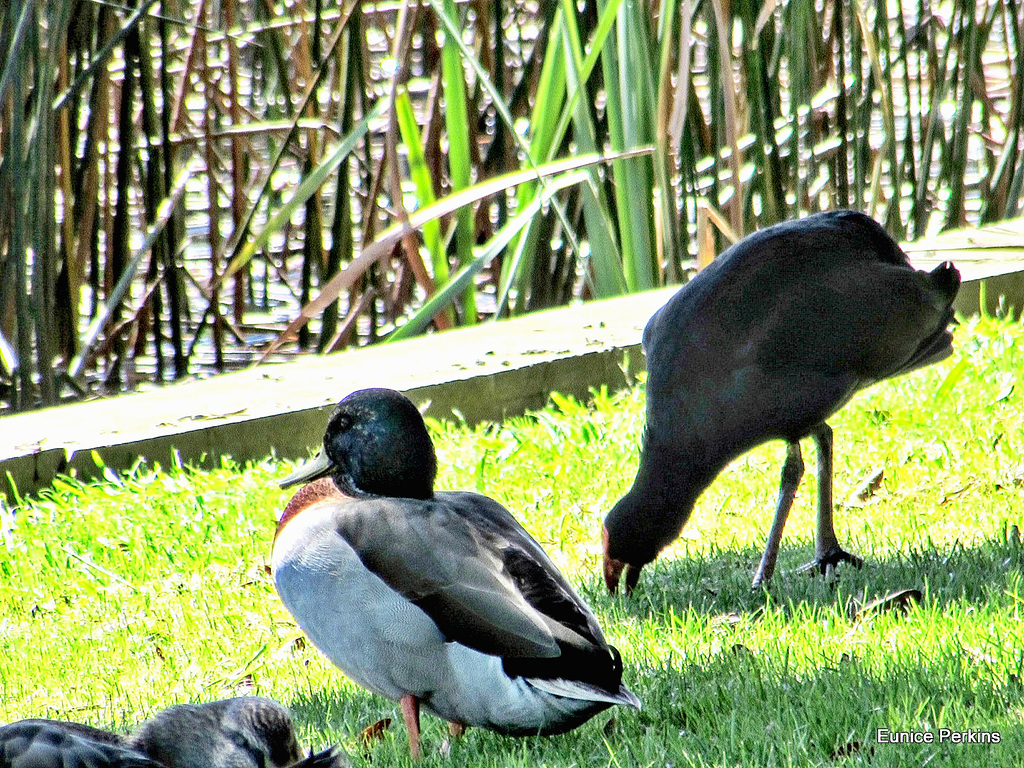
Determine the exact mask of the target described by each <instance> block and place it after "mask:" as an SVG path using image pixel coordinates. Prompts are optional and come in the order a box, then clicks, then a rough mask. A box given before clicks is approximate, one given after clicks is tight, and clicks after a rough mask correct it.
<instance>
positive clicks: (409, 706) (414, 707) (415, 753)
mask: <svg viewBox="0 0 1024 768" xmlns="http://www.w3.org/2000/svg"><path fill="white" fill-rule="evenodd" d="M399 704H400V705H401V707H402V718H403V719H404V720H405V728H406V730H407V731H408V732H409V754H410V755H412V759H413V760H419V759H420V700H419V699H417V698H416V697H415V696H414V695H413V694H411V693H407V694H405V696H403V697H402V698H401V700H400V701H399Z"/></svg>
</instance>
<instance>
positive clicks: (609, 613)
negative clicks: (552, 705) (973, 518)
mask: <svg viewBox="0 0 1024 768" xmlns="http://www.w3.org/2000/svg"><path fill="white" fill-rule="evenodd" d="M1022 553H1024V547H1022V545H1021V543H1020V541H1019V540H1018V539H1017V538H1016V537H1015V536H1011V535H1007V536H1005V537H1003V538H1002V539H999V540H991V541H984V542H981V543H979V544H978V545H976V546H971V547H961V546H956V547H954V548H952V549H951V550H945V551H940V550H937V549H923V550H920V551H916V552H912V553H910V554H907V555H900V556H895V557H890V558H885V559H872V558H868V559H867V562H866V563H865V566H864V567H863V568H862V569H860V570H857V569H854V568H849V567H846V568H840V570H839V573H838V578H837V580H836V581H835V582H833V583H828V582H826V580H825V579H823V578H821V577H820V576H809V575H806V574H798V573H795V572H794V571H795V569H796V567H798V566H799V565H801V564H802V563H803V562H804V561H805V560H806V558H807V557H808V556H809V554H810V547H809V546H794V547H791V548H786V549H785V550H784V551H783V553H782V558H781V567H780V572H779V573H778V574H777V576H776V579H775V580H774V582H773V583H772V584H771V586H770V587H769V588H768V589H767V590H758V591H754V590H751V588H750V578H751V574H752V573H753V569H754V567H755V566H756V564H757V561H758V559H759V557H760V552H759V551H756V550H754V549H748V550H739V551H721V550H720V551H718V552H714V553H712V554H711V555H710V556H708V557H703V558H698V557H678V558H676V559H665V560H662V561H659V562H657V563H656V564H654V565H653V566H651V567H650V568H648V569H645V573H644V575H643V577H642V579H641V583H640V586H639V589H638V592H637V594H636V595H634V596H633V597H630V598H624V597H622V596H619V597H616V598H612V597H611V596H609V595H607V594H606V593H605V591H604V586H603V583H602V582H600V580H599V578H598V577H597V576H595V577H593V578H591V579H589V580H588V581H587V583H586V584H585V585H584V586H583V590H582V591H583V592H584V595H585V597H586V599H588V600H589V601H590V602H591V603H592V605H594V607H595V609H596V610H597V611H598V613H599V616H600V617H601V622H602V624H604V625H605V627H606V628H607V629H609V631H610V633H611V632H613V631H614V630H615V625H616V624H617V623H620V622H622V623H626V622H628V621H629V620H631V619H639V620H640V621H641V622H649V624H650V625H653V628H652V629H651V630H650V631H651V632H653V633H654V637H657V636H658V634H660V633H662V632H665V633H671V632H672V631H674V628H673V625H672V622H673V621H674V620H675V619H674V618H673V617H681V621H683V622H685V623H687V624H688V626H689V627H690V628H689V629H687V630H685V632H684V633H683V634H681V635H679V640H683V638H684V637H686V636H687V635H686V632H691V631H692V632H695V633H698V634H703V639H702V640H701V642H702V643H703V646H701V647H700V648H698V647H678V646H679V644H678V643H677V644H676V645H672V646H671V649H670V650H666V651H664V652H661V651H659V652H654V651H652V650H648V649H647V647H645V644H644V641H643V640H642V639H640V640H639V641H637V642H636V644H635V647H633V648H624V647H623V646H622V644H621V641H620V648H623V650H624V656H625V657H626V658H627V670H626V680H627V683H628V684H629V685H630V687H631V688H632V689H633V690H634V691H635V692H636V693H637V695H638V696H640V698H641V700H642V701H643V709H642V710H641V711H640V712H633V711H627V710H624V709H619V708H616V709H614V710H612V711H610V712H608V713H602V714H600V715H598V716H597V717H595V718H594V719H593V720H592V721H590V722H589V723H587V724H585V725H584V726H582V727H581V728H579V729H577V730H576V731H573V732H571V733H569V734H565V735H562V736H556V737H546V738H544V737H533V738H526V739H516V738H511V737H503V736H500V735H498V734H494V733H490V732H487V731H483V730H481V729H470V731H469V733H468V734H467V736H466V737H465V738H464V739H462V740H461V741H459V742H457V743H456V744H454V745H452V749H451V754H450V756H449V757H447V758H445V757H442V756H441V755H440V754H439V751H440V749H441V745H442V743H444V742H445V740H446V739H447V736H448V733H447V729H446V727H445V724H444V723H443V722H441V721H439V720H438V719H437V718H434V717H431V716H429V715H425V716H424V718H423V727H424V737H423V738H424V749H425V754H426V758H427V760H428V761H434V762H436V763H438V764H442V763H443V764H445V765H473V766H478V765H479V766H491V765H494V766H520V765H522V766H533V765H549V766H562V765H566V766H568V765H614V764H618V765H668V764H672V765H685V766H720V765H730V766H731V765H742V766H754V765H757V766H787V767H788V766H804V765H827V766H832V765H835V766H839V765H842V766H846V765H869V766H873V767H874V766H894V767H895V766H905V765H929V766H932V767H934V766H965V765H985V766H986V768H1002V766H1006V767H1007V768H1010V766H1019V765H1020V764H1021V763H1020V758H1019V755H1021V754H1024V683H1022V678H1024V647H1022V648H1020V649H1019V650H1018V651H1013V649H1012V644H1011V646H1010V649H1011V650H1010V656H1011V658H1007V655H1006V653H1007V652H1006V647H1007V646H1006V643H1000V644H999V646H998V648H992V649H988V650H991V652H992V653H993V654H995V655H997V656H999V658H997V659H994V660H991V661H986V660H985V659H984V658H983V655H984V653H985V652H986V648H985V647H981V648H980V649H979V648H975V647H974V646H975V645H981V646H984V642H985V641H984V640H981V641H978V640H977V639H976V638H974V637H970V636H968V635H967V630H965V633H964V634H963V635H961V633H960V629H961V627H960V626H958V625H957V626H951V623H950V622H955V618H951V617H950V616H943V615H942V614H944V613H946V612H947V611H946V609H947V608H951V609H953V610H954V611H962V612H975V613H977V612H981V611H983V609H984V608H985V607H988V608H994V609H995V610H997V611H999V612H1001V613H1002V612H1005V611H1012V610H1014V608H1015V607H1016V606H1017V605H1018V604H1019V603H1020V601H1021V599H1022V597H1021V595H1022V594H1024V589H1022V584H1024V581H1022V579H1021V566H1022ZM911 588H912V589H919V590H921V591H922V592H923V593H924V598H923V599H924V605H925V606H928V607H929V608H930V609H931V610H930V611H929V612H928V616H926V617H925V618H922V619H921V620H920V622H919V624H918V626H917V627H915V629H914V631H915V632H918V633H923V634H924V637H923V638H922V637H919V636H918V637H917V639H912V640H909V641H908V640H907V639H906V638H905V637H904V635H902V634H901V631H902V630H903V629H904V628H905V625H904V624H903V622H902V621H901V620H899V619H894V620H892V622H891V624H886V625H882V626H883V629H882V630H880V631H877V632H876V631H873V630H872V631H871V632H865V633H864V634H863V638H866V639H864V640H863V642H868V643H871V644H874V645H873V646H871V647H867V646H865V645H863V644H858V642H861V641H860V640H859V641H857V642H852V643H850V651H849V652H844V649H845V647H846V646H845V645H844V643H843V642H842V638H843V636H844V635H845V634H846V633H847V632H848V631H850V625H849V624H845V623H843V622H841V621H840V622H836V623H832V624H829V626H828V627H826V628H824V629H822V630H821V632H820V635H819V634H817V633H815V632H814V631H812V632H811V633H809V635H808V637H807V638H804V639H803V640H802V641H801V640H797V639H795V638H790V639H789V640H787V639H786V638H787V634H786V633H787V631H788V629H789V627H790V626H791V625H793V624H794V622H795V623H797V624H799V623H803V624H804V626H807V623H808V618H810V624H811V625H815V624H817V625H819V626H820V625H821V624H822V622H825V623H828V622H829V620H830V617H831V618H834V617H835V613H836V612H839V613H840V614H843V613H845V612H846V611H848V610H849V608H851V607H852V605H853V604H854V603H855V602H863V601H865V600H871V599H873V598H875V597H878V596H881V595H885V594H888V593H890V592H893V591H896V590H899V589H911ZM766 605H768V606H770V607H771V609H772V610H771V612H770V613H769V614H768V615H767V616H766V618H765V619H764V621H763V622H762V621H761V620H760V619H759V616H760V614H761V613H762V612H763V610H764V608H765V606H766ZM808 612H809V613H810V614H812V615H811V616H810V617H808ZM694 614H696V618H697V619H698V620H697V621H696V622H694V621H693V620H692V618H687V616H688V615H689V616H690V617H693V616H694ZM723 615H725V616H728V615H737V616H738V620H739V621H740V622H741V624H740V626H742V625H743V624H747V625H750V624H752V623H753V624H759V625H762V628H761V629H759V630H757V632H761V633H762V634H759V635H756V636H755V637H756V638H760V639H761V640H766V645H765V647H764V648H763V649H762V648H760V647H757V646H755V645H754V644H753V643H751V644H750V647H748V646H747V645H745V644H744V643H745V637H747V636H749V635H744V634H743V632H742V631H739V632H738V633H737V634H736V637H737V638H739V640H737V639H736V638H734V637H733V634H732V633H731V631H725V632H723V633H722V635H721V636H722V639H723V641H722V642H721V643H720V644H718V646H717V647H715V649H714V650H708V648H709V647H710V646H709V645H708V642H707V636H708V633H709V632H710V633H711V635H716V632H717V630H715V629H714V626H715V625H714V624H712V625H711V629H710V630H709V629H708V624H707V623H706V622H705V621H701V620H700V617H708V618H712V619H714V618H715V617H719V616H723ZM819 615H820V619H821V621H818V618H819ZM957 615H960V614H957ZM928 617H933V618H934V621H935V622H937V623H936V624H935V625H934V627H935V630H936V631H937V632H938V634H940V635H943V636H944V637H945V639H943V640H942V641H941V642H933V641H932V640H931V639H930V638H929V637H928V633H929V632H931V631H932V625H931V624H929V623H928V622H929V621H932V620H933V618H928ZM982 620H984V619H982ZM884 621H890V620H889V619H885V620H884ZM629 631H632V630H629ZM616 634H618V633H616ZM815 637H820V638H823V643H824V644H825V645H827V646H829V647H821V648H818V647H815V646H814V643H815V642H816V640H815V639H814V638H815ZM858 637H861V636H860V635H858ZM833 640H836V645H832V641H833ZM796 642H803V643H804V644H805V645H804V647H802V648H800V649H797V648H795V647H794V651H793V654H792V656H791V655H790V654H789V652H788V650H787V649H788V648H789V645H787V643H796ZM807 643H810V646H808V645H807ZM901 643H905V645H901ZM658 645H659V646H660V647H665V645H664V644H661V643H658ZM837 648H838V650H837ZM1000 649H1001V650H1000ZM978 654H981V655H982V656H979V655H978ZM808 658H809V659H810V661H808ZM310 683H311V685H312V686H313V690H311V692H310V693H309V694H307V695H302V696H299V697H297V698H295V699H293V700H292V701H290V702H287V703H288V704H289V706H290V707H291V708H292V711H293V712H294V713H295V716H296V720H297V722H298V723H299V724H300V726H301V727H303V728H305V729H308V733H309V734H310V736H309V738H308V739H307V740H308V741H310V742H311V743H312V744H313V745H314V746H317V745H319V744H321V743H328V742H332V741H338V742H340V743H341V744H342V745H343V746H344V748H345V749H346V750H347V751H348V752H349V756H350V758H351V759H352V762H353V764H355V765H373V766H377V768H380V766H390V765H408V764H409V758H408V746H407V740H406V738H407V737H406V732H405V727H404V725H403V723H402V719H401V714H400V711H399V708H398V705H397V704H395V703H394V702H389V701H386V700H384V699H383V698H381V697H378V696H375V695H373V694H370V693H368V692H365V691H362V690H358V689H354V688H351V687H349V688H343V689H335V690H316V688H315V685H316V681H313V680H311V681H310ZM385 717H389V718H391V719H392V724H391V728H390V729H389V730H388V732H387V733H386V735H385V736H384V738H383V739H382V740H381V741H380V742H378V743H375V744H373V745H371V746H370V747H369V749H368V750H364V749H363V747H362V745H361V743H360V741H359V734H360V732H361V731H362V730H363V729H364V728H366V727H367V726H370V725H372V724H373V723H375V722H377V721H379V720H381V719H382V718H385ZM612 720H614V724H613V725H609V724H610V722H611V721H612ZM879 729H888V730H889V731H892V732H896V731H903V732H910V733H912V734H919V735H917V736H913V735H912V736H911V738H917V739H923V738H931V739H932V742H931V743H926V742H920V741H919V742H917V743H900V744H894V743H881V742H880V741H879V735H878V732H879ZM942 729H947V730H948V734H946V732H945V731H943V730H942ZM954 733H958V734H967V735H966V736H959V737H956V736H953V734H954ZM926 734H930V736H926ZM944 734H946V735H945V737H944ZM990 734H998V740H999V743H984V742H986V741H992V740H993V738H994V736H993V735H990ZM954 738H959V739H961V740H962V741H963V740H972V739H973V740H975V741H976V742H981V743H955V742H954V741H953V739H954Z"/></svg>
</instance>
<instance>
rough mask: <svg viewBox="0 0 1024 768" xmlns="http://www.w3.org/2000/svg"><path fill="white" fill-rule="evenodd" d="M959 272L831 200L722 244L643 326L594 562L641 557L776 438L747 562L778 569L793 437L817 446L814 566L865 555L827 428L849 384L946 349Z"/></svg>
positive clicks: (762, 570) (621, 562)
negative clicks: (632, 418) (851, 535)
mask: <svg viewBox="0 0 1024 768" xmlns="http://www.w3.org/2000/svg"><path fill="white" fill-rule="evenodd" d="M959 286H960V273H959V272H958V271H957V270H956V268H954V267H953V265H952V264H950V263H948V262H947V263H944V264H942V265H940V266H939V267H937V268H935V269H934V270H932V271H931V272H921V271H917V270H915V269H913V268H912V267H911V266H910V263H909V261H908V259H907V256H906V254H905V253H903V251H902V250H900V247H899V246H898V245H897V244H896V242H895V241H894V240H893V239H892V238H891V237H890V236H889V235H888V234H887V233H886V231H885V230H884V229H882V227H881V226H879V225H878V224H877V223H876V222H874V221H873V220H872V219H870V218H869V217H867V216H865V215H863V214H861V213H856V212H853V211H834V212H830V213H822V214H817V215H814V216H809V217H807V218H805V219H802V220H800V221H790V222H785V223H783V224H778V225H776V226H773V227H768V228H767V229H763V230H761V231H759V232H756V233H754V234H752V235H750V236H748V237H746V238H744V239H743V240H741V241H739V242H738V243H736V244H735V245H734V246H732V247H731V248H729V249H728V250H726V251H725V252H724V253H722V254H721V255H720V256H719V257H718V258H717V259H716V260H715V261H714V262H712V263H711V265H710V266H708V267H707V268H706V269H705V270H703V271H702V272H700V273H699V274H698V275H697V276H696V277H694V278H693V279H692V280H690V282H688V283H687V284H686V285H684V286H683V287H682V289H680V291H679V292H678V293H677V294H675V296H673V297H672V299H670V300H669V301H668V303H667V304H665V306H663V307H662V308H661V309H660V310H658V311H657V312H656V313H655V314H654V316H653V317H652V318H651V320H650V321H649V322H648V324H647V327H646V329H645V330H644V336H643V342H644V349H645V351H646V354H647V371H648V377H647V425H646V429H645V431H644V436H643V445H642V449H641V453H640V467H639V469H638V471H637V474H636V479H635V480H634V481H633V486H632V488H631V489H630V490H629V492H628V493H627V494H626V495H625V496H623V497H622V499H620V500H619V502H618V503H617V504H616V505H615V506H614V507H613V508H612V510H611V512H609V514H608V516H607V517H606V518H605V521H604V530H603V539H604V577H605V581H606V583H607V586H608V589H609V590H610V591H612V592H614V591H615V589H616V587H617V586H618V583H619V579H620V577H621V576H622V574H623V572H625V574H626V590H627V591H631V590H632V589H633V587H634V586H635V585H636V583H637V579H638V578H639V576H640V570H641V569H642V568H643V567H644V566H645V565H646V564H647V563H649V562H651V561H652V560H654V559H655V557H657V555H658V553H659V552H660V551H661V549H662V548H664V547H665V546H667V545H668V544H670V543H671V542H672V541H673V540H675V538H676V537H677V536H678V535H679V532H680V530H682V527H683V525H684V524H685V523H686V521H687V519H688V518H689V516H690V512H691V511H692V510H693V506H694V503H695V502H696V500H697V497H698V496H700V494H701V493H702V492H703V491H704V489H705V488H707V487H708V486H709V485H710V484H711V482H712V481H713V480H714V479H715V477H716V476H717V475H718V473H719V472H721V470H722V469H723V468H724V467H725V466H726V464H728V463H729V462H730V461H732V460H733V459H734V458H736V457H737V456H739V455H740V454H742V453H745V452H746V451H748V450H750V449H751V448H753V447H754V446H756V445H759V444H761V443H763V442H766V441H768V440H774V439H778V440H785V441H786V444H787V449H786V461H785V464H784V466H783V469H782V480H781V484H780V488H779V498H778V503H777V506H776V511H775V519H774V522H773V523H772V527H771V530H770V532H769V535H768V541H767V544H766V546H765V551H764V556H763V557H762V558H761V563H760V565H759V566H758V569H757V571H756V573H755V575H754V580H753V583H754V586H755V587H757V586H759V585H761V584H762V583H764V582H766V581H767V580H768V579H770V578H771V577H772V573H773V572H774V569H775V561H776V558H777V555H778V551H779V542H780V540H781V538H782V530H783V527H784V526H785V523H786V516H787V515H788V513H789V509H790V506H791V505H792V503H793V497H794V495H795V493H796V488H797V485H798V484H799V482H800V477H801V475H802V473H803V461H802V458H801V454H800V440H801V439H802V438H804V437H811V438H813V440H814V442H815V444H816V445H817V448H818V532H817V541H816V544H815V559H814V562H813V563H811V564H810V566H813V567H815V568H817V569H819V570H824V569H827V568H828V567H830V566H834V565H836V564H838V563H839V562H843V561H847V562H850V563H853V564H855V565H859V564H860V562H861V561H860V559H859V558H857V557H855V556H854V555H851V554H850V553H848V552H846V551H845V550H843V548H842V547H840V545H839V541H838V539H837V538H836V534H835V531H834V528H833V523H832V429H831V428H830V427H829V426H828V424H826V423H825V422H826V420H827V419H828V418H829V417H831V416H832V414H834V413H835V412H836V411H838V410H839V409H840V408H841V407H842V406H843V405H845V404H846V402H847V401H849V400H850V398H851V397H853V395H854V394H855V393H856V392H857V391H858V390H861V389H863V388H864V387H867V386H869V385H871V384H874V383H875V382H878V381H882V380H883V379H888V378H891V377H893V376H899V375H901V374H904V373H907V372H909V371H913V370H915V369H917V368H922V367H924V366H926V365H930V364H932V363H935V362H937V361H939V360H942V359H943V358H945V357H947V356H948V355H949V354H950V353H951V352H952V346H951V340H952V337H951V335H950V333H949V331H948V326H949V324H950V322H951V321H952V319H953V310H952V303H953V299H954V298H955V297H956V294H957V290H958V288H959Z"/></svg>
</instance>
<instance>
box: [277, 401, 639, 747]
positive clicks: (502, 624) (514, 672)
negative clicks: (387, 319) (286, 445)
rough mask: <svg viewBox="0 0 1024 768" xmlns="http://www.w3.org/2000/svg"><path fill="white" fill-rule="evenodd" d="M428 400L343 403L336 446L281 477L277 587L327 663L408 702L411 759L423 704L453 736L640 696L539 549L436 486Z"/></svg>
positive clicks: (586, 715) (496, 509)
mask: <svg viewBox="0 0 1024 768" xmlns="http://www.w3.org/2000/svg"><path fill="white" fill-rule="evenodd" d="M436 473H437V461H436V458H435V455H434V446H433V443H432V442H431V440H430V436H429V434H428V433H427V429H426V426H425V425H424V423H423V418H422V417H421V416H420V413H419V411H417V410H416V406H415V405H413V403H412V402H411V401H410V400H409V399H408V398H406V397H405V396H404V395H402V394H400V393H398V392H395V391H393V390H387V389H367V390H362V391H359V392H355V393H353V394H351V395H349V396H348V397H346V398H345V399H344V400H342V401H341V402H340V403H339V404H338V406H337V408H336V409H335V410H334V412H333V413H332V415H331V417H330V420H329V421H328V424H327V430H326V434H325V435H324V442H323V450H322V451H321V453H320V455H319V456H318V457H317V458H316V459H314V460H313V461H312V462H310V463H309V464H308V465H306V466H303V467H300V468H299V469H297V470H296V471H295V472H294V473H293V474H291V475H290V476H288V477H287V478H286V479H285V480H284V481H282V483H281V485H282V486H283V487H286V488H287V487H290V486H293V485H296V484H299V483H307V484H306V485H304V486H303V487H302V488H301V489H300V490H299V491H298V492H297V493H296V494H295V495H294V496H293V497H292V498H291V500H290V501H289V502H288V504H287V506H286V507H285V509H284V511H283V512H282V514H281V516H280V519H279V522H278V526H277V532H276V535H275V538H274V549H273V557H272V561H273V576H274V582H275V584H276V586H277V592H278V594H279V595H280V597H281V600H282V602H283V603H284V605H285V607H286V608H287V609H288V610H289V611H290V612H291V614H292V616H294V617H295V620H296V621H297V622H298V625H299V627H300V628H301V629H302V630H303V631H304V632H305V633H306V635H307V636H308V637H309V638H310V639H311V640H312V641H313V643H314V645H316V647H317V648H319V649H320V650H321V651H322V652H323V653H324V655H325V656H327V658H328V659H330V660H331V661H332V662H333V663H334V664H335V665H336V666H337V667H339V668H340V669H341V670H342V671H343V672H344V673H345V674H346V675H347V676H348V677H349V678H351V679H352V680H353V681H355V682H356V683H358V684H359V685H361V686H362V687H364V688H367V689H369V690H371V691H373V692H375V693H378V694H380V695H381V696H384V697H386V698H388V699H391V700H393V701H398V702H400V705H401V710H402V715H403V718H404V720H405V724H406V726H407V729H408V735H409V746H410V750H411V753H412V755H413V756H414V757H416V756H418V755H419V753H420V735H419V712H420V708H421V707H422V708H423V709H425V710H426V711H428V712H431V713H433V714H435V715H437V716H438V717H441V718H444V719H445V720H448V721H449V722H450V723H451V724H452V729H453V732H454V733H458V732H460V731H461V730H462V729H464V728H465V727H466V726H481V727H484V728H490V729H492V730H495V731H498V732H499V733H504V734H510V735H530V734H553V733H561V732H563V731H567V730H569V729H571V728H575V727H576V726H578V725H580V724H581V723H583V722H584V721H586V720H588V719H590V718H591V717H592V716H593V715H595V714H596V713H598V712H600V711H602V710H604V709H606V708H607V707H609V706H611V705H613V704H624V705H626V706H630V707H636V708H639V706H640V702H639V700H638V699H637V697H636V696H635V695H634V694H633V693H632V692H631V691H630V690H629V689H628V688H626V687H625V686H624V685H623V684H622V662H621V660H620V657H619V654H618V651H616V649H615V648H613V647H612V646H610V645H609V644H608V643H607V642H606V641H605V638H604V635H603V634H602V633H601V628H600V627H599V626H598V623H597V620H596V618H595V617H594V614H593V613H592V612H591V610H590V608H589V607H588V606H587V604H586V603H584V602H583V600H582V599H580V597H579V596H578V595H577V594H576V592H575V591H573V589H572V587H571V586H569V583H568V582H567V581H566V579H565V577H564V576H562V574H561V573H560V572H559V571H558V569H557V568H556V567H555V566H554V564H553V563H552V562H551V560H550V559H549V558H548V556H547V554H545V552H544V550H543V549H542V548H541V546H540V545H539V544H538V543H537V542H536V541H534V540H533V538H532V537H531V536H530V535H529V534H528V533H527V532H526V530H525V529H524V528H523V527H522V526H521V525H520V524H519V523H518V522H517V521H516V520H515V518H514V517H512V515H511V514H510V513H509V512H508V510H506V509H505V508H504V507H502V506H501V505H500V504H498V503H497V502H496V501H494V500H492V499H489V498H487V497H486V496H481V495H479V494H476V493H466V492H435V491H434V478H435V475H436Z"/></svg>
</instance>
